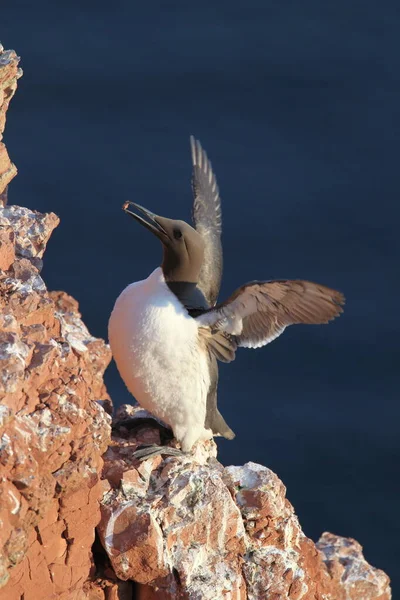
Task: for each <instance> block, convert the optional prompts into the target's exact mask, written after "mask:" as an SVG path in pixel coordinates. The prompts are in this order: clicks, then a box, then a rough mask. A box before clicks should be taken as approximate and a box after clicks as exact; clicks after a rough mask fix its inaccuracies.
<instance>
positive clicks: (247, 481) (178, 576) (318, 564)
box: [98, 407, 391, 600]
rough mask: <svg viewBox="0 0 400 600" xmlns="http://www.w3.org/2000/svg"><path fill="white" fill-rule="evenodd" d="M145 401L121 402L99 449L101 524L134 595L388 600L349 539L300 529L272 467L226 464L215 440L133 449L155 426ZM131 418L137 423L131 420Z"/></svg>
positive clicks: (145, 598)
mask: <svg viewBox="0 0 400 600" xmlns="http://www.w3.org/2000/svg"><path fill="white" fill-rule="evenodd" d="M146 416H147V417H148V416H149V415H148V414H147V413H145V411H143V410H142V409H139V408H133V407H121V408H120V409H119V411H118V414H117V418H116V422H115V426H114V435H113V439H112V443H111V445H110V447H109V449H108V450H107V452H106V454H105V457H104V460H105V462H104V471H103V474H104V477H105V478H106V482H105V487H104V490H105V494H104V497H103V500H102V503H101V504H102V508H101V514H102V519H101V522H100V524H99V525H98V531H99V535H100V539H101V541H102V544H103V546H104V548H105V550H106V552H107V555H108V558H109V560H110V563H111V565H112V566H113V568H114V572H115V574H116V575H117V576H118V577H119V578H120V579H124V580H128V579H132V580H134V581H136V582H137V583H138V585H137V591H136V594H137V595H136V597H137V598H139V600H173V599H174V600H175V599H178V598H180V599H182V600H197V599H199V598H201V599H202V600H216V599H221V600H222V599H225V600H264V599H268V600H283V599H287V600H345V599H346V600H372V599H374V600H389V599H390V597H391V596H390V587H389V579H388V577H387V576H386V575H385V574H384V573H383V572H381V571H378V570H376V569H374V568H373V567H371V566H370V565H368V563H367V562H365V560H364V559H363V557H362V555H361V549H360V547H359V545H358V544H357V543H356V542H353V541H351V540H346V539H344V538H338V537H337V536H333V535H331V534H324V536H323V537H322V538H321V540H320V542H318V544H317V545H315V544H314V543H313V542H312V540H310V539H308V538H307V537H306V536H305V535H304V533H303V532H302V530H301V527H300V524H299V522H298V519H297V517H296V515H295V513H294V510H293V507H292V505H291V504H290V502H289V501H288V500H287V499H286V488H285V486H284V485H283V483H282V482H281V481H280V479H279V478H278V477H277V475H276V474H275V473H273V472H272V471H271V470H269V469H267V468H266V467H263V466H261V465H257V464H255V463H247V464H246V465H244V466H243V467H226V468H224V467H223V466H222V465H221V464H219V463H218V462H217V461H216V460H215V455H216V449H215V444H214V442H205V443H203V444H198V445H197V447H196V448H195V450H194V452H193V453H192V455H190V456H183V457H179V458H175V457H173V458H172V457H169V458H163V459H162V458H160V457H157V458H151V459H148V460H146V461H144V462H142V463H140V462H138V461H135V460H134V459H133V458H132V452H133V451H134V450H135V449H136V448H137V446H138V445H141V444H143V443H144V441H143V440H147V441H148V440H151V437H152V435H153V438H154V439H153V440H152V441H155V442H156V443H158V441H159V435H160V434H159V429H158V428H157V427H154V426H152V425H151V421H148V420H146V418H145V417H146ZM135 417H136V427H133V425H132V422H131V423H129V422H128V421H127V419H128V418H131V419H132V418H134V419H135Z"/></svg>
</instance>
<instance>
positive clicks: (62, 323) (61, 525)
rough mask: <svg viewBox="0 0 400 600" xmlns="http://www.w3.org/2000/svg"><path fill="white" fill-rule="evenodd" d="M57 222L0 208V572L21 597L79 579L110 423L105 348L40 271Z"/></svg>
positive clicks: (69, 592) (84, 573)
mask: <svg viewBox="0 0 400 600" xmlns="http://www.w3.org/2000/svg"><path fill="white" fill-rule="evenodd" d="M57 223H58V218H57V217H56V216H55V215H53V214H50V215H41V214H39V213H36V212H32V211H30V210H28V209H26V208H20V207H17V206H8V207H4V208H0V244H1V245H0V255H1V258H0V264H1V267H2V270H1V271H0V308H1V313H0V402H1V407H0V408H1V410H0V416H1V428H0V478H1V483H0V498H1V502H0V520H1V528H0V546H1V548H2V550H1V558H2V564H1V569H2V571H1V582H2V584H3V586H4V585H5V584H6V583H7V586H6V588H5V589H4V597H7V598H10V597H15V598H20V597H22V594H23V595H24V600H28V599H30V598H31V599H32V600H33V599H36V598H38V595H37V594H38V590H40V591H41V594H42V596H41V597H43V598H51V597H53V596H54V597H57V598H64V597H65V598H72V597H75V596H73V592H75V591H76V592H77V593H78V592H79V591H80V590H81V589H82V587H83V584H84V582H85V580H86V579H87V577H88V575H89V572H90V569H91V566H92V561H91V546H92V544H93V541H94V528H95V526H96V524H97V522H98V519H99V509H98V499H99V497H100V494H101V483H100V480H99V473H100V471H101V467H102V459H101V455H102V453H103V452H104V451H105V449H106V448H107V444H108V441H109V433H110V423H109V420H110V418H109V416H108V415H107V413H106V412H105V411H104V410H103V408H102V407H101V406H100V405H99V404H98V403H96V402H95V400H101V399H103V400H106V399H107V394H106V391H105V388H104V384H103V372H104V369H105V367H106V366H107V364H108V362H109V360H110V353H109V350H108V348H107V346H106V345H105V343H104V342H103V341H102V340H97V339H95V338H93V337H92V336H91V335H90V334H89V332H88V331H87V329H86V327H85V325H84V324H83V323H82V321H81V319H80V315H79V313H78V306H77V303H76V301H75V300H73V299H72V298H71V297H69V296H67V295H66V294H64V293H62V292H60V293H51V294H49V293H48V292H47V290H46V286H45V284H44V282H43V280H42V278H41V277H40V266H41V257H42V255H43V252H44V249H45V246H46V242H47V240H48V238H49V236H50V234H51V232H52V230H53V228H54V227H55V226H56V225H57ZM11 567H12V568H11ZM64 594H65V595H64ZM76 597H78V596H76Z"/></svg>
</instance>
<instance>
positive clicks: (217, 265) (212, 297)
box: [190, 136, 222, 306]
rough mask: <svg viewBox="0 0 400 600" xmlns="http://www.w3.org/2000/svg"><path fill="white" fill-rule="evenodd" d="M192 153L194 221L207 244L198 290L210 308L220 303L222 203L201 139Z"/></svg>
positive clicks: (194, 146)
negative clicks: (217, 302)
mask: <svg viewBox="0 0 400 600" xmlns="http://www.w3.org/2000/svg"><path fill="white" fill-rule="evenodd" d="M190 146H191V150H192V163H193V173H192V190H193V198H194V199H193V211H192V218H193V223H194V226H195V229H196V230H197V231H198V232H199V233H200V235H201V236H202V238H203V240H204V243H205V251H204V262H203V266H202V268H201V271H200V277H199V281H198V284H197V285H198V287H199V288H200V289H201V291H202V292H203V294H204V296H205V298H206V300H207V301H208V302H209V304H210V306H214V304H215V303H216V301H217V298H218V294H219V289H220V286H221V277H222V245H221V229H222V215H221V201H220V197H219V190H218V185H217V180H216V178H215V175H214V173H213V170H212V167H211V163H210V161H209V160H208V158H207V154H206V153H205V152H204V150H203V148H202V147H201V145H200V142H199V141H198V140H195V139H194V137H193V136H192V137H191V138H190Z"/></svg>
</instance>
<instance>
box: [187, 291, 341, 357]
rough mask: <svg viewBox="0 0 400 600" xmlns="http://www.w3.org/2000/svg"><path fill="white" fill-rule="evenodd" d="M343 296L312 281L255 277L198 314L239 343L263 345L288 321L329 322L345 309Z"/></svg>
mask: <svg viewBox="0 0 400 600" xmlns="http://www.w3.org/2000/svg"><path fill="white" fill-rule="evenodd" d="M344 300H345V299H344V296H343V294H341V293H340V292H337V291H335V290H332V289H330V288H328V287H325V286H323V285H319V284H317V283H311V282H310V281H300V280H298V281H297V280H296V281H290V280H277V281H264V282H262V281H256V282H253V283H248V284H246V285H244V286H242V287H241V288H239V289H238V290H236V292H235V293H234V294H233V295H232V296H231V297H230V298H229V299H228V300H227V301H226V302H222V303H221V304H218V305H217V306H215V307H214V308H211V309H209V310H207V311H206V312H204V313H203V314H202V315H200V316H198V317H197V320H198V321H200V324H201V326H203V327H210V329H211V331H212V332H215V333H217V332H223V333H224V334H226V335H228V336H229V337H231V338H233V339H234V341H235V342H236V344H237V345H238V346H243V347H245V348H260V347H261V346H265V345H266V344H268V343H269V342H272V341H273V340H274V339H275V338H277V337H278V336H279V335H281V333H283V331H284V330H285V328H286V327H287V326H288V325H294V324H297V323H305V324H313V325H317V324H321V323H328V321H331V320H332V319H334V318H335V317H337V316H339V315H340V313H342V312H343V309H342V305H343V304H344Z"/></svg>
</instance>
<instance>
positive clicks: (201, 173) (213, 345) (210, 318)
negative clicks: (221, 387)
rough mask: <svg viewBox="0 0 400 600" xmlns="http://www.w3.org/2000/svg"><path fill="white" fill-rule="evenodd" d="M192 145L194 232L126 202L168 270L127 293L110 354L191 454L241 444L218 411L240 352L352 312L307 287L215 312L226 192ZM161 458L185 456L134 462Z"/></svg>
mask: <svg viewBox="0 0 400 600" xmlns="http://www.w3.org/2000/svg"><path fill="white" fill-rule="evenodd" d="M190 141H191V150H192V163H193V174H192V189H193V195H194V203H193V215H192V216H193V224H194V228H193V227H191V226H190V225H188V224H187V223H185V222H184V221H177V220H173V219H168V218H165V217H160V216H158V215H155V214H154V213H152V212H151V211H149V210H147V209H145V208H143V207H142V206H140V205H139V204H135V203H134V202H125V204H124V205H123V209H124V211H125V212H126V213H127V214H129V215H131V216H132V217H133V218H134V219H135V220H136V221H138V222H139V223H141V224H142V225H143V226H144V227H146V228H147V229H148V230H149V231H151V232H152V233H153V234H154V235H155V236H156V237H158V238H159V240H160V241H161V243H162V247H163V260H162V264H161V266H160V267H157V268H156V269H155V270H154V271H153V272H152V273H151V274H150V275H149V277H148V278H147V279H145V280H143V281H138V282H135V283H131V284H130V285H129V286H128V287H127V288H126V289H125V290H124V291H123V292H122V293H121V295H120V296H119V297H118V299H117V301H116V303H115V306H114V309H113V311H112V314H111V317H110V321H109V341H110V346H111V350H112V353H113V357H114V360H115V362H116V365H117V367H118V370H119V373H120V375H121V377H122V379H123V380H124V382H125V384H126V386H127V388H128V390H129V391H130V392H131V393H132V394H133V396H134V397H135V398H136V400H137V401H138V402H139V404H141V406H142V407H143V408H145V409H147V410H148V411H149V412H150V413H152V414H153V415H155V416H156V417H157V418H159V419H161V420H162V421H163V422H165V423H166V424H167V425H169V426H170V427H171V429H172V431H173V434H174V436H175V438H176V440H177V441H178V442H179V443H180V446H181V448H182V451H183V452H188V451H190V450H191V448H192V447H193V445H194V444H195V443H196V442H197V441H199V440H203V439H209V438H211V437H212V436H213V435H221V436H223V437H225V438H228V439H232V438H233V437H234V435H235V434H234V433H233V431H232V430H231V429H230V428H229V427H228V425H227V424H226V423H225V420H224V419H223V417H222V415H221V413H220V412H219V410H218V408H217V383H218V364H217V360H220V361H224V362H230V361H232V360H234V358H235V352H236V349H237V347H240V346H242V347H246V348H259V347H261V346H264V345H266V344H268V343H269V342H271V341H273V340H274V339H275V338H277V337H278V336H279V335H281V333H283V331H284V330H285V328H286V327H287V326H288V325H292V324H297V323H308V324H321V323H327V322H328V321H330V320H332V319H334V318H335V317H337V316H338V315H339V314H340V313H341V312H342V308H341V305H342V304H343V303H344V297H343V295H342V294H341V293H340V292H337V291H335V290H332V289H330V288H328V287H325V286H323V285H319V284H316V283H311V282H308V281H301V280H294V281H290V280H275V281H255V282H251V283H247V284H246V285H244V286H242V287H240V288H239V289H238V290H236V291H235V292H234V293H233V294H232V296H231V297H230V298H228V300H226V301H225V302H222V303H218V304H217V303H216V302H217V297H218V293H219V289H220V283H221V275H222V247H221V240H220V238H221V225H222V221H221V205H220V197H219V190H218V186H217V182H216V178H215V175H214V173H213V171H212V167H211V163H210V162H209V160H208V158H207V155H206V153H205V152H204V150H203V149H202V147H201V145H200V143H199V142H198V141H196V140H194V138H193V137H191V139H190ZM132 209H133V210H132ZM157 453H162V454H177V453H179V451H178V450H177V449H174V448H167V447H156V448H154V447H151V448H146V449H144V450H140V451H139V452H136V453H135V454H136V455H137V456H138V457H139V456H140V457H141V458H143V457H146V456H150V455H154V454H157Z"/></svg>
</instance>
